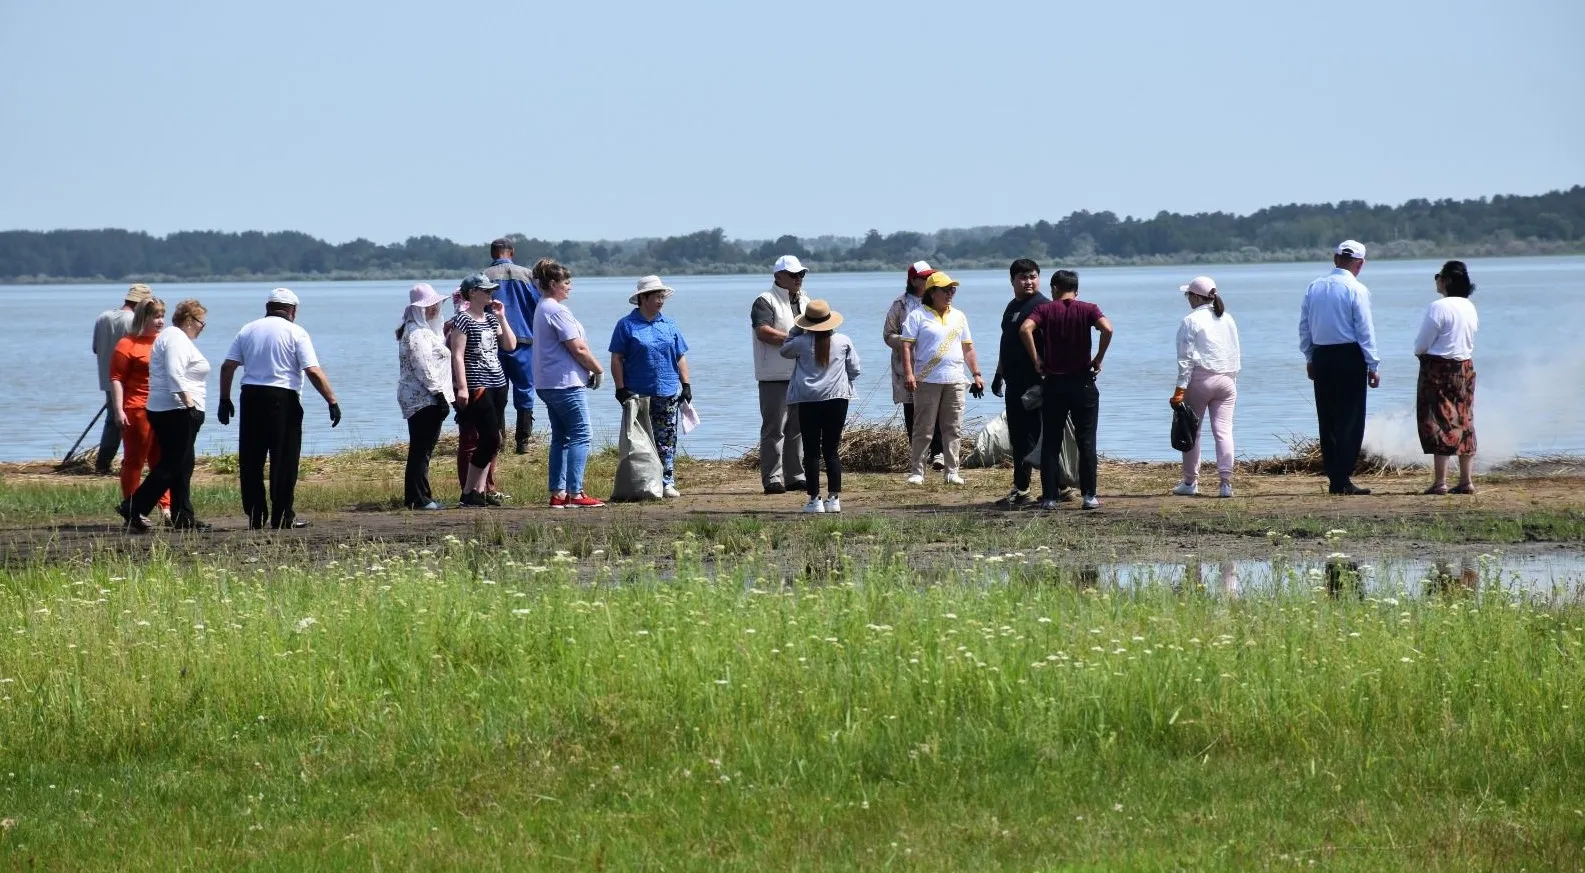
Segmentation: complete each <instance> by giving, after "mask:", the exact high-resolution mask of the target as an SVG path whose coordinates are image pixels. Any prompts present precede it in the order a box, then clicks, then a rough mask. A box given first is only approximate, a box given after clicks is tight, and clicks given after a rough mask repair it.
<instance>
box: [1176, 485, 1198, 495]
mask: <svg viewBox="0 0 1585 873" xmlns="http://www.w3.org/2000/svg"><path fill="white" fill-rule="evenodd" d="M1172 493H1173V494H1176V495H1178V496H1179V497H1193V496H1194V495H1196V494H1199V493H1200V486H1199V483H1196V482H1179V483H1178V484H1177V485H1174V486H1173V487H1172Z"/></svg>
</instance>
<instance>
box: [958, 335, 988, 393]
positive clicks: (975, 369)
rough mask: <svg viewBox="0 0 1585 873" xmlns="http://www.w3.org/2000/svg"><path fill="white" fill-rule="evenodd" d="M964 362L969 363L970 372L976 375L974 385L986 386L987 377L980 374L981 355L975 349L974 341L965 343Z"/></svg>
mask: <svg viewBox="0 0 1585 873" xmlns="http://www.w3.org/2000/svg"><path fill="white" fill-rule="evenodd" d="M963 363H965V364H968V365H969V373H970V374H972V375H973V376H974V387H976V388H984V387H985V377H984V376H981V375H980V355H979V353H978V352H976V351H974V343H964V344H963Z"/></svg>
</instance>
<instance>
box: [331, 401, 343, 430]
mask: <svg viewBox="0 0 1585 873" xmlns="http://www.w3.org/2000/svg"><path fill="white" fill-rule="evenodd" d="M340 423H341V404H339V403H332V404H330V426H331V427H335V426H336V425H338V424H340Z"/></svg>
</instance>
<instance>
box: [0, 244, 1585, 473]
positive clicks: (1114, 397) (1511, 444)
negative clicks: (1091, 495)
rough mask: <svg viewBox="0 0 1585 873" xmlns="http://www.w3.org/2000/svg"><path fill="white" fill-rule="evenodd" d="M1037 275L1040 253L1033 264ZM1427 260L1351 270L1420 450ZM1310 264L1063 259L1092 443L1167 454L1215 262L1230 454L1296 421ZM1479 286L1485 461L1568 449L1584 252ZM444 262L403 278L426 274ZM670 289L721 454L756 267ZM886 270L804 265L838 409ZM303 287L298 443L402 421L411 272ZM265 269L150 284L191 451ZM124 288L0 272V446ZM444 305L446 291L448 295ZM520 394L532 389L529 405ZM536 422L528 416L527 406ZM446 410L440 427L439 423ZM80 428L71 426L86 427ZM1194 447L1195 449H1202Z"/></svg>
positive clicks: (976, 326)
mask: <svg viewBox="0 0 1585 873" xmlns="http://www.w3.org/2000/svg"><path fill="white" fill-rule="evenodd" d="M1044 266H1045V267H1046V274H1045V276H1043V277H1042V280H1043V281H1042V284H1044V279H1045V278H1046V277H1048V276H1049V271H1050V269H1051V265H1044ZM1440 266H1441V262H1440V261H1435V262H1433V261H1372V262H1369V263H1368V264H1367V265H1366V268H1365V272H1364V274H1363V275H1362V276H1361V278H1362V279H1363V280H1364V281H1365V283H1366V284H1368V285H1369V286H1370V288H1371V291H1372V294H1373V301H1374V309H1375V319H1376V330H1377V333H1378V336H1379V344H1380V349H1381V352H1382V357H1383V359H1384V362H1383V365H1382V379H1383V385H1382V387H1381V388H1380V389H1378V390H1376V391H1374V392H1372V393H1371V396H1370V415H1371V422H1370V433H1369V436H1368V441H1369V443H1370V444H1371V445H1373V446H1374V447H1376V448H1378V449H1380V450H1384V451H1387V452H1389V453H1394V454H1402V455H1406V456H1418V455H1419V448H1418V444H1417V442H1416V440H1415V437H1414V429H1413V424H1412V420H1411V418H1410V415H1411V413H1412V410H1413V406H1414V379H1415V372H1416V361H1415V359H1414V357H1413V354H1412V352H1413V342H1414V335H1415V332H1416V330H1417V329H1418V327H1419V324H1420V317H1421V314H1422V313H1423V312H1424V310H1425V307H1426V305H1427V304H1429V303H1430V302H1431V300H1432V299H1434V298H1435V295H1436V292H1435V290H1434V288H1433V283H1432V279H1431V277H1432V275H1433V274H1434V273H1435V272H1436V270H1437V269H1438V268H1439V267H1440ZM1326 268H1327V267H1326V265H1325V264H1319V263H1317V264H1265V265H1243V266H1223V267H1206V266H1202V267H1199V268H1193V267H1114V268H1093V269H1086V270H1081V271H1080V282H1081V285H1080V296H1082V297H1084V298H1086V299H1089V300H1092V301H1094V302H1096V303H1097V304H1099V305H1100V306H1101V308H1102V310H1103V311H1105V312H1106V314H1107V316H1108V317H1109V318H1110V319H1111V320H1112V323H1113V324H1114V326H1115V327H1116V329H1117V335H1116V338H1115V341H1114V342H1113V344H1112V348H1111V351H1110V352H1109V353H1108V354H1107V358H1106V368H1105V370H1104V372H1103V373H1102V375H1101V380H1100V384H1101V423H1100V435H1099V444H1100V450H1101V452H1102V453H1103V454H1106V455H1110V456H1113V457H1123V458H1136V459H1151V460H1162V459H1170V458H1175V457H1176V453H1175V452H1173V451H1172V448H1171V446H1170V445H1169V444H1168V440H1167V437H1168V428H1169V424H1170V416H1169V410H1168V407H1167V398H1168V396H1169V395H1170V394H1171V393H1172V384H1173V379H1174V377H1175V370H1176V365H1175V360H1176V357H1175V353H1174V349H1173V338H1174V336H1175V335H1176V331H1177V326H1178V322H1179V320H1180V319H1181V318H1182V316H1183V315H1184V314H1185V313H1186V312H1187V311H1188V310H1187V307H1186V305H1185V303H1184V300H1183V297H1182V295H1181V294H1179V293H1178V286H1179V285H1180V284H1184V283H1186V282H1188V280H1189V279H1191V278H1193V277H1194V276H1195V275H1197V274H1199V273H1205V274H1208V275H1210V276H1212V277H1214V278H1215V279H1216V280H1217V284H1218V287H1219V288H1220V290H1221V293H1222V294H1223V296H1224V297H1225V299H1226V300H1227V302H1228V307H1229V311H1231V312H1232V313H1233V314H1234V315H1235V316H1236V317H1237V319H1238V325H1239V331H1240V333H1241V335H1242V340H1243V353H1244V371H1243V374H1242V375H1241V376H1240V378H1239V402H1238V412H1237V421H1236V438H1237V441H1238V453H1239V455H1240V456H1246V457H1258V456H1264V455H1273V454H1280V453H1283V452H1285V451H1286V448H1287V446H1286V443H1285V442H1284V440H1285V439H1286V438H1287V437H1289V436H1290V435H1295V434H1297V435H1301V436H1302V435H1313V434H1314V432H1315V411H1314V406H1313V404H1312V401H1311V395H1310V383H1309V382H1308V381H1307V380H1306V379H1305V376H1304V360H1303V358H1302V357H1301V356H1300V354H1299V350H1298V339H1297V323H1298V311H1299V301H1300V298H1301V297H1302V295H1303V292H1304V288H1305V286H1306V284H1307V283H1308V282H1309V281H1310V280H1311V279H1312V278H1314V277H1315V276H1317V275H1320V274H1321V273H1323V272H1324V271H1325V269H1326ZM1470 271H1471V273H1472V275H1473V276H1474V279H1475V281H1476V283H1477V285H1478V288H1479V290H1478V291H1477V293H1476V295H1475V297H1474V301H1475V303H1476V305H1477V307H1478V308H1479V310H1480V316H1481V329H1480V333H1479V335H1478V337H1477V340H1476V343H1477V345H1476V357H1475V363H1476V367H1477V370H1478V372H1479V388H1478V393H1477V397H1478V400H1477V404H1478V406H1477V426H1478V430H1479V435H1480V446H1481V455H1482V458H1483V460H1485V461H1487V462H1495V461H1498V460H1501V459H1502V458H1505V457H1511V456H1513V455H1515V454H1527V455H1536V454H1545V453H1555V452H1569V453H1585V404H1581V403H1580V402H1579V401H1578V373H1579V372H1581V367H1582V365H1585V346H1582V345H1581V344H1579V343H1578V331H1579V328H1580V325H1585V257H1566V258H1510V259H1491V260H1478V261H1472V262H1471V263H1470ZM954 276H955V278H957V279H959V280H960V281H961V282H962V283H963V288H962V291H961V292H960V293H959V294H958V297H957V301H956V305H958V306H960V307H961V308H962V309H963V310H964V311H965V312H966V313H967V314H968V316H969V322H970V327H971V329H972V330H973V331H974V336H975V339H976V340H977V342H976V345H977V346H978V347H979V349H980V353H981V355H982V357H981V367H982V368H983V370H984V372H985V374H986V376H987V381H989V376H990V374H991V373H992V372H993V370H994V368H995V362H996V355H997V336H998V320H999V318H1000V315H1001V312H1002V308H1003V307H1004V306H1005V305H1006V302H1007V301H1008V300H1009V299H1010V297H1011V289H1010V287H1009V284H1008V280H1007V274H1006V272H1005V271H1000V270H970V271H964V272H961V273H955V274H954ZM460 278H461V277H459V276H447V277H436V276H426V277H416V278H415V279H414V280H412V281H427V282H430V283H431V284H433V285H434V286H435V287H436V288H437V289H439V290H441V291H443V292H449V291H450V290H451V289H453V288H455V287H456V284H457V281H458V280H459V279H460ZM667 278H668V280H669V281H670V283H671V284H672V285H673V286H675V287H677V288H678V293H677V294H676V295H675V296H673V297H672V299H671V300H670V301H669V302H668V303H667V304H666V312H667V314H668V315H669V316H671V317H672V318H673V319H675V320H676V321H677V322H678V323H679V324H680V326H681V328H682V330H683V332H684V335H685V336H686V337H687V339H688V342H689V344H690V345H691V347H692V351H691V352H689V355H688V358H689V361H690V363H691V365H692V368H693V383H694V397H695V405H696V407H697V408H698V410H699V412H700V415H701V417H702V419H703V422H702V424H701V425H700V427H699V428H698V429H697V430H695V431H694V432H693V433H692V434H690V435H688V436H686V437H684V438H683V446H682V447H683V449H684V451H686V452H687V453H689V454H691V455H693V456H695V457H702V458H716V457H722V456H737V455H740V454H741V453H742V452H743V451H745V450H746V449H747V448H749V447H750V446H752V445H753V444H754V443H755V442H756V441H757V439H758V428H759V413H758V405H757V395H756V392H755V387H754V381H753V366H752V363H751V358H750V351H749V342H750V340H749V328H748V312H749V306H750V304H751V303H752V301H753V298H754V297H755V296H756V295H757V294H758V293H759V292H760V291H761V290H763V289H764V288H765V287H768V286H769V282H770V278H769V276H768V275H767V276H763V277H761V276H701V277H687V276H684V277H667ZM902 281H903V277H902V273H900V272H898V273H832V274H820V273H812V274H811V275H810V277H809V279H808V281H807V282H806V283H805V290H806V292H807V293H809V294H810V295H811V296H813V297H823V298H826V299H827V300H829V301H830V302H831V304H832V306H833V307H834V308H836V309H837V310H839V311H840V312H842V313H843V315H844V316H846V319H847V321H846V323H845V324H844V325H843V331H844V332H845V333H847V334H848V335H849V336H851V337H852V338H853V339H854V340H855V343H856V344H857V345H858V348H859V352H860V355H861V357H862V359H863V365H864V375H863V377H862V382H861V385H860V388H859V392H858V397H857V398H856V400H855V402H854V405H853V409H854V414H856V415H857V416H860V417H863V418H867V419H886V418H889V417H891V416H893V415H894V414H895V413H896V409H897V408H896V407H894V406H893V405H892V403H891V389H890V387H889V385H890V383H889V376H888V350H887V349H886V347H885V346H884V345H882V343H881V339H880V328H881V320H882V319H883V318H884V316H885V313H886V308H887V306H888V305H889V304H890V302H891V300H892V298H894V297H895V296H896V295H897V293H898V291H899V290H900V288H901V286H902ZM286 284H287V285H289V286H290V287H291V288H292V289H293V290H294V291H296V292H297V294H298V296H299V297H300V298H301V299H302V301H303V303H302V307H301V309H300V311H299V313H298V315H299V323H301V324H302V325H303V326H304V327H306V328H307V329H308V330H309V332H310V333H311V334H312V335H313V338H314V344H315V346H316V348H317V350H318V352H319V357H320V362H321V363H322V364H323V366H324V367H325V369H326V371H327V372H328V373H329V375H330V378H331V381H332V383H333V384H334V385H335V386H336V392H337V394H338V396H339V399H340V401H341V405H342V409H343V411H344V413H345V418H344V420H343V421H342V423H341V426H340V427H338V428H336V429H335V430H331V428H330V423H329V421H328V418H327V416H326V415H325V412H324V404H323V403H322V402H321V401H320V400H319V398H318V395H317V394H314V393H313V391H312V389H305V391H306V393H307V394H308V395H309V396H308V397H307V398H305V404H304V405H305V408H306V409H307V410H308V415H307V419H306V423H305V427H304V436H303V442H304V449H305V451H307V452H311V453H322V452H330V451H335V450H337V449H340V448H344V447H348V446H359V445H376V444H381V443H389V442H396V441H401V440H405V439H406V426H405V423H404V422H403V420H402V417H401V414H400V412H399V411H398V408H397V404H396V373H397V363H396V341H395V339H394V336H393V331H394V329H395V327H396V325H397V324H398V323H399V322H400V319H401V313H402V308H403V306H404V305H405V304H406V301H407V289H408V287H409V286H410V285H411V284H412V282H293V283H286ZM271 287H273V283H227V284H161V285H157V286H155V293H156V294H157V295H159V296H160V297H161V298H163V299H164V300H165V301H166V303H167V304H168V305H174V304H175V303H176V302H177V301H179V300H181V299H183V298H186V297H196V298H198V299H200V300H202V301H203V302H204V304H205V305H206V306H208V307H209V318H208V323H209V328H208V330H207V331H206V332H205V333H204V335H203V336H202V337H201V338H200V339H199V342H198V345H199V348H200V349H201V350H202V351H203V352H204V354H205V355H206V356H208V358H209V360H210V362H211V363H212V364H213V365H214V368H215V373H216V375H214V376H211V380H210V396H211V402H210V407H211V417H210V421H209V423H208V424H207V425H206V426H205V427H204V429H203V431H202V432H201V434H200V436H199V450H200V451H201V452H217V451H235V446H236V427H235V424H234V423H233V425H232V426H231V427H227V428H223V427H220V426H219V424H218V423H217V422H215V421H214V419H213V411H212V410H213V409H214V408H215V400H214V398H215V396H216V394H217V393H218V390H219V388H218V372H219V368H220V362H221V360H222V359H223V358H224V356H225V352H226V349H227V347H228V346H229V345H230V343H231V339H232V337H233V336H234V335H235V333H236V331H237V329H238V328H240V327H241V326H242V325H243V324H245V323H246V322H247V321H249V320H251V319H253V318H255V317H258V316H259V315H262V314H263V310H264V298H265V296H266V294H267V293H268V291H269V289H270V288H271ZM632 288H633V280H632V279H618V278H581V279H576V280H575V284H574V288H573V294H572V298H571V300H570V302H569V305H570V306H571V307H572V309H573V312H574V313H575V314H576V315H577V316H578V317H579V319H580V320H582V322H583V324H584V326H585V327H586V328H587V330H588V331H589V334H590V339H591V341H592V342H591V345H593V346H594V348H595V349H596V351H597V352H598V353H599V354H600V355H601V357H602V359H605V358H606V357H607V356H606V355H605V353H604V351H603V350H604V349H605V347H606V345H607V342H608V341H609V338H610V331H611V327H612V326H613V325H614V324H615V323H616V321H617V320H618V319H620V318H621V317H622V316H623V315H625V314H626V313H627V312H628V311H629V310H630V308H631V307H629V306H628V304H627V297H628V295H629V294H630V293H631V291H632ZM124 291H125V286H124V285H121V284H114V285H70V286H16V285H8V286H6V285H0V298H3V299H4V300H5V301H6V303H7V304H9V305H8V309H9V311H11V312H12V313H13V330H12V333H11V336H12V339H11V342H10V345H9V346H8V347H7V348H6V351H5V355H4V360H5V364H6V366H5V367H4V368H3V369H0V390H3V392H4V396H6V397H9V398H12V401H11V405H12V408H13V410H14V411H16V412H17V415H16V416H15V417H11V416H5V417H0V460H8V461H19V460H32V459H42V458H55V457H60V456H61V455H62V454H64V452H65V451H66V449H67V448H69V447H70V445H71V443H72V441H73V440H75V439H76V438H77V435H78V434H79V433H80V432H81V431H82V429H83V428H84V426H86V425H87V423H88V421H89V419H91V418H92V417H93V415H94V412H95V411H96V410H97V409H98V408H99V406H100V405H101V403H102V399H101V395H100V394H99V392H98V390H97V382H96V377H95V375H94V357H93V355H92V353H91V352H90V351H89V346H90V341H91V338H92V328H93V321H94V317H95V316H96V315H98V314H99V313H100V312H101V311H103V310H105V309H107V308H110V307H112V306H116V305H119V301H120V299H121V294H122V293H123V292H124ZM446 308H447V310H448V312H449V309H450V307H449V305H448V306H447V307H446ZM1001 404H1002V401H1001V400H1000V399H998V398H995V397H993V396H991V394H990V393H989V392H987V393H986V396H985V399H983V400H978V401H976V400H972V399H971V400H970V401H969V405H968V410H967V415H968V416H969V417H970V418H971V419H973V418H977V419H979V420H981V421H984V420H988V419H990V418H992V417H994V416H995V415H996V414H997V413H998V412H999V411H1000V410H1001ZM536 405H537V404H536ZM590 406H591V409H592V410H593V415H594V426H595V438H596V440H597V441H611V442H614V441H615V438H616V428H617V425H618V422H619V414H618V413H619V410H620V408H619V407H618V405H617V403H616V401H615V399H614V396H613V394H612V390H611V388H610V387H609V385H607V386H605V387H603V388H602V389H601V390H600V391H599V392H596V393H595V394H594V396H593V397H592V399H591V403H590ZM537 417H538V421H539V422H540V423H541V424H542V423H543V422H544V420H545V419H544V415H543V410H542V409H541V410H540V411H539V414H538V416H537ZM452 427H454V425H449V426H448V429H449V428H452ZM93 436H94V435H93V434H90V440H89V441H87V443H86V444H91V443H92V442H93ZM1207 454H1208V455H1209V452H1207Z"/></svg>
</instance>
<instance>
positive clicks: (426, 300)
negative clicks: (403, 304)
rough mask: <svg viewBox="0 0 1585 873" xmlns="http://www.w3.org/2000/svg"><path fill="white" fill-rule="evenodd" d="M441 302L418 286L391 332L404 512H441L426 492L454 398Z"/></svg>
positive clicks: (420, 284) (410, 295) (433, 293)
mask: <svg viewBox="0 0 1585 873" xmlns="http://www.w3.org/2000/svg"><path fill="white" fill-rule="evenodd" d="M444 299H445V298H444V297H442V296H441V295H439V294H437V293H435V289H434V288H431V287H430V286H428V285H426V284H424V283H422V282H421V283H419V284H417V285H414V286H413V288H412V290H411V291H408V292H407V300H408V303H407V309H406V311H405V312H404V313H403V315H402V326H401V327H398V328H397V329H396V342H397V349H398V352H399V354H398V360H399V362H400V365H401V366H400V371H399V372H400V376H399V377H398V379H397V383H396V402H397V403H398V404H400V405H401V407H402V416H403V417H404V418H406V419H407V474H406V477H405V486H404V489H403V490H404V494H403V497H402V502H403V503H404V504H405V505H406V506H407V508H408V509H444V508H445V507H444V506H442V505H441V504H439V503H438V502H436V501H435V497H434V495H433V494H431V493H430V490H429V459H430V457H431V456H432V455H434V453H435V444H436V443H437V442H439V441H440V429H441V427H442V426H443V425H445V423H446V414H447V412H449V411H450V410H451V401H452V399H453V397H455V394H454V393H453V391H454V389H453V388H452V386H451V350H450V349H448V348H447V347H446V339H445V336H444V335H443V331H444V327H443V326H442V324H441V320H440V303H441V301H442V300H444Z"/></svg>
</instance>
